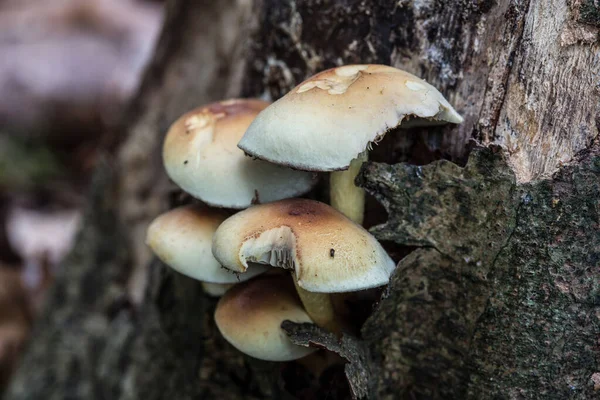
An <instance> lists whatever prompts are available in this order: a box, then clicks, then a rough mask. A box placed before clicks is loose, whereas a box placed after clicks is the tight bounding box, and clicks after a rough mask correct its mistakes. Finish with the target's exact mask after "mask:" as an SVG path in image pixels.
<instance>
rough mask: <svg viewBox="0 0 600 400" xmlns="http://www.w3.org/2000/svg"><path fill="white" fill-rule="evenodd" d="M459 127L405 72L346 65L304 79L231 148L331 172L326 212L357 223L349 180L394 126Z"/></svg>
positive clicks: (359, 201)
mask: <svg viewBox="0 0 600 400" xmlns="http://www.w3.org/2000/svg"><path fill="white" fill-rule="evenodd" d="M462 120H463V119H462V117H461V116H460V115H459V114H458V113H457V112H456V111H455V110H454V108H452V106H451V105H450V103H448V101H446V99H445V98H444V96H442V94H441V93H440V92H439V91H438V90H436V88H434V87H433V86H431V85H430V84H428V83H427V82H425V81H424V80H422V79H419V78H417V77H416V76H414V75H412V74H409V73H408V72H405V71H402V70H399V69H397V68H393V67H389V66H385V65H346V66H343V67H338V68H332V69H329V70H326V71H323V72H320V73H318V74H316V75H314V76H312V77H310V78H308V79H307V80H305V81H304V82H302V83H301V84H300V85H298V86H296V87H295V88H294V89H292V90H291V91H290V92H289V93H287V94H286V95H285V96H283V97H282V98H281V99H279V100H277V101H276V102H274V103H273V104H272V105H270V106H269V107H267V108H265V109H264V110H263V111H262V112H261V113H260V114H258V116H257V117H256V119H255V120H254V121H253V122H252V124H251V125H250V127H249V128H248V130H247V131H246V133H245V135H244V136H243V138H242V139H241V140H240V142H239V144H238V146H239V147H240V148H241V149H242V150H244V152H246V153H247V154H249V155H251V156H254V157H257V158H260V159H263V160H267V161H270V162H272V163H276V164H280V165H284V166H288V167H292V168H296V169H300V170H305V171H334V172H332V173H331V176H330V184H331V188H330V191H331V196H330V197H331V204H332V206H333V207H334V208H336V209H338V210H340V211H341V212H342V213H344V214H345V215H347V216H348V217H349V218H351V219H352V220H353V221H355V222H357V223H359V224H361V223H362V220H363V214H364V191H363V190H362V189H360V188H358V187H356V186H355V185H354V179H355V177H356V174H357V173H358V171H359V169H360V166H361V165H362V163H363V162H364V161H365V160H367V158H368V154H367V153H368V150H369V149H370V147H371V144H372V143H377V142H378V141H380V140H381V139H382V138H383V136H385V134H386V133H387V132H388V131H389V130H391V129H393V128H395V127H398V126H407V127H408V126H415V125H430V124H443V123H447V122H450V123H455V124H458V123H460V122H462ZM401 124H402V125H401Z"/></svg>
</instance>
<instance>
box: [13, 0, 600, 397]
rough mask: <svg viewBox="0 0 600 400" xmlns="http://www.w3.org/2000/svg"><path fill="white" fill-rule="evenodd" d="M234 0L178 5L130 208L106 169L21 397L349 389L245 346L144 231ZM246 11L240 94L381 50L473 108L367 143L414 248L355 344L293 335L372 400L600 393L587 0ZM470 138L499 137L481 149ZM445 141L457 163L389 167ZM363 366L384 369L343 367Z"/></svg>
mask: <svg viewBox="0 0 600 400" xmlns="http://www.w3.org/2000/svg"><path fill="white" fill-rule="evenodd" d="M217 8H218V9H219V10H220V13H217ZM225 9H226V7H224V5H223V2H219V5H218V6H217V5H212V2H191V1H183V0H180V1H174V2H172V3H171V4H170V10H169V17H168V19H167V25H166V27H165V32H164V34H163V38H162V40H161V44H160V45H159V47H158V49H157V54H156V57H155V62H154V64H153V65H152V66H151V67H150V68H149V70H148V72H147V74H146V80H145V84H144V85H143V86H142V88H141V90H140V94H139V98H138V101H137V102H136V103H135V107H134V109H133V112H132V116H134V118H133V119H132V121H133V122H131V123H130V125H129V128H128V135H127V141H126V142H125V144H123V146H122V148H121V153H120V154H121V158H120V163H119V164H118V165H119V166H120V168H121V170H120V171H118V172H117V174H118V178H119V179H118V182H119V184H118V185H115V187H116V188H117V190H116V195H117V196H118V200H116V199H115V197H112V196H113V193H114V192H112V191H110V190H107V188H109V187H111V186H110V184H109V183H107V182H106V180H105V179H107V177H108V176H110V175H111V174H110V171H108V172H107V171H102V169H101V171H100V178H99V182H97V183H96V185H95V188H96V190H95V193H96V195H95V196H92V200H93V203H92V204H93V206H94V207H96V208H97V209H96V210H95V211H93V209H92V210H90V212H89V213H88V217H87V221H88V223H87V225H86V228H85V229H84V232H83V233H82V234H81V237H80V239H79V242H78V243H79V246H78V248H77V249H76V251H75V253H74V254H73V255H72V257H71V259H70V260H69V261H68V262H67V263H66V268H65V274H64V276H62V277H60V278H59V281H58V283H57V285H56V288H55V289H54V294H53V296H52V300H51V302H50V304H49V306H48V308H47V312H46V314H45V316H44V318H43V319H42V320H41V321H40V322H39V323H38V329H37V333H36V335H35V336H36V338H35V340H34V341H32V343H31V345H30V348H29V351H28V354H27V355H26V357H25V359H24V361H23V365H22V368H21V369H20V371H19V373H18V374H17V377H16V379H15V381H14V384H13V386H12V387H11V390H10V392H9V395H8V398H9V399H24V398H48V399H52V398H81V397H85V398H90V399H94V398H150V399H154V398H156V399H159V398H169V397H174V398H180V399H188V398H190V399H191V398H225V399H227V398H232V399H233V398H242V397H243V398H290V396H291V393H293V394H295V395H296V396H298V397H302V395H304V396H308V397H310V396H311V395H312V396H313V397H314V396H317V395H325V394H326V392H327V391H329V393H330V395H331V393H337V395H336V396H338V397H339V398H344V396H347V395H348V392H345V391H344V390H341V389H339V388H328V389H327V390H324V389H323V388H324V387H325V386H326V382H327V381H335V382H337V379H333V378H332V379H327V380H322V381H321V382H319V384H318V385H317V387H314V382H312V381H311V380H310V379H309V378H307V375H306V372H305V371H304V370H303V369H302V368H299V367H298V366H297V365H296V364H294V363H289V364H269V363H260V362H256V361H252V360H250V359H249V358H245V357H243V356H241V355H240V354H239V353H237V352H236V351H234V350H233V349H232V348H231V346H229V345H227V344H226V343H224V341H223V339H221V338H220V336H219V335H218V334H217V332H216V331H215V327H214V324H213V323H212V319H211V313H212V309H213V307H214V302H213V301H210V300H208V299H207V298H206V297H205V296H204V295H203V294H202V292H201V289H200V286H199V284H197V283H196V282H193V281H191V280H189V279H187V278H184V277H182V276H180V275H177V274H175V273H172V272H170V271H167V270H166V269H165V268H164V266H162V265H160V263H158V262H152V263H149V259H150V258H149V256H148V253H147V250H145V248H144V246H143V242H142V241H141V238H142V237H143V232H144V230H145V226H146V224H147V222H148V220H149V219H150V218H152V217H153V216H154V215H156V214H157V213H158V212H159V211H161V210H162V209H163V208H164V207H166V205H167V203H168V194H169V186H168V183H167V182H166V179H165V178H164V175H163V173H162V171H161V163H160V158H159V153H160V151H159V149H160V139H161V137H162V136H161V133H162V132H164V130H165V129H166V127H167V126H168V124H169V123H170V122H171V121H172V120H173V119H174V118H175V117H177V115H179V114H180V113H181V112H183V111H184V110H185V109H186V108H191V106H194V105H196V104H197V103H201V102H205V101H207V100H212V99H213V98H216V97H220V96H225V88H226V84H225V83H224V82H227V81H220V80H218V79H214V78H215V77H216V76H228V75H230V74H229V73H228V72H227V68H226V66H227V65H230V63H228V62H224V63H223V64H220V63H221V61H219V62H218V63H217V64H215V65H212V64H207V63H208V61H207V58H210V59H215V57H217V55H219V56H222V55H223V53H224V54H225V55H229V54H235V49H233V45H231V44H230V45H227V46H225V50H224V51H222V52H218V51H216V50H215V49H218V48H220V47H219V46H220V45H218V44H217V43H219V44H220V43H222V41H220V40H217V37H218V36H217V35H218V33H219V32H221V31H220V30H219V29H222V27H223V24H221V23H215V24H210V23H209V21H213V22H214V21H221V22H222V21H223V20H225V19H227V18H228V17H227V15H229V18H234V17H232V15H237V17H235V18H238V17H239V15H241V14H235V13H234V14H228V12H229V11H224V10H225ZM227 10H229V9H227ZM211 12H213V13H215V14H211ZM253 15H254V20H253V23H252V24H251V25H250V26H251V27H253V29H254V33H253V35H252V38H251V40H250V41H249V43H248V44H249V47H248V51H247V54H246V60H247V63H246V69H245V70H244V71H243V74H242V75H241V76H243V84H242V85H241V93H242V94H243V95H245V96H259V95H263V96H265V97H271V98H277V97H279V96H281V95H282V94H284V93H285V92H286V91H287V90H289V89H290V88H291V87H293V85H294V84H296V83H298V82H299V81H301V80H302V79H303V78H304V77H306V76H307V75H310V74H312V73H314V72H316V71H318V70H320V69H323V68H327V67H332V66H335V65H338V64H341V63H352V62H360V63H365V62H377V63H384V64H391V65H395V66H398V67H401V68H404V69H406V70H409V71H411V72H414V73H416V74H417V75H420V76H422V77H424V78H426V79H427V80H428V81H430V82H431V83H432V84H434V85H435V86H437V87H439V88H440V89H441V91H442V92H443V93H444V94H445V95H446V96H447V97H448V98H449V99H450V101H451V102H452V103H453V104H455V105H456V107H457V109H458V110H459V111H460V112H461V113H462V114H463V115H464V116H465V123H463V124H462V125H460V126H458V127H441V128H435V129H430V130H427V131H424V130H418V131H415V132H412V133H409V134H407V135H404V136H402V134H401V133H399V132H394V133H393V134H390V135H388V137H390V138H391V139H389V140H388V141H387V142H386V146H387V147H388V148H385V149H380V150H379V156H381V158H380V159H379V160H377V150H376V151H375V152H374V155H375V162H370V163H368V164H367V165H365V166H364V167H363V170H362V173H361V175H360V177H359V180H358V181H359V182H360V184H361V185H363V186H364V187H365V188H366V189H367V190H368V191H369V192H370V193H372V194H373V195H374V196H375V197H376V198H377V199H378V200H379V201H380V202H381V203H382V204H383V205H384V206H385V208H386V209H387V213H388V220H387V222H386V223H385V224H383V225H380V226H376V227H374V228H373V230H372V231H373V233H374V234H375V235H376V236H377V237H378V238H379V239H380V240H385V241H387V242H394V243H396V244H398V245H402V246H409V247H411V248H412V247H416V248H417V249H416V250H414V251H413V252H412V253H410V254H409V255H408V256H407V257H405V258H403V259H402V260H401V262H400V263H399V266H398V269H397V271H396V273H395V274H394V276H393V278H392V281H391V283H390V285H389V287H388V288H387V290H386V292H385V294H384V295H383V297H382V299H381V301H380V302H379V304H378V306H377V307H376V309H375V310H374V312H373V314H372V316H371V317H370V319H369V320H368V321H367V322H366V323H365V325H364V327H363V330H362V338H361V339H348V342H347V343H350V344H351V345H350V346H349V345H347V344H346V345H345V344H344V343H342V344H337V343H330V344H328V343H329V341H330V339H331V338H328V337H327V336H326V335H325V336H324V335H323V334H322V332H320V331H319V330H311V329H305V328H303V327H290V326H287V328H286V329H287V330H288V331H289V332H290V335H291V336H292V337H293V338H294V340H297V341H298V342H299V343H301V342H302V343H317V344H319V345H320V346H324V347H331V348H332V350H334V351H336V352H338V353H339V354H341V355H342V356H343V357H345V358H346V359H347V360H348V361H349V362H350V366H349V367H348V368H347V369H346V372H347V373H348V376H349V377H350V378H351V379H354V380H353V387H352V390H353V391H354V394H356V395H360V394H364V393H367V394H368V396H369V397H371V398H400V397H406V398H469V399H487V398H540V397H543V398H593V397H594V395H597V392H594V391H595V390H597V389H598V388H600V365H599V361H600V360H599V358H598V350H597V337H598V334H599V321H598V315H600V314H599V311H600V310H599V309H598V306H599V303H598V296H599V293H600V278H599V276H600V275H598V263H599V256H598V254H600V250H599V249H600V234H598V223H599V221H600V203H599V202H598V201H599V200H598V199H599V198H600V179H599V178H600V149H599V148H598V145H597V144H596V145H594V143H593V141H594V139H595V138H596V137H597V134H598V115H599V114H598V111H599V109H600V102H599V100H600V93H599V91H598V82H597V75H598V72H600V65H599V62H600V49H599V44H598V29H599V26H600V17H599V15H600V9H599V8H598V6H597V4H596V2H594V1H588V0H577V1H572V2H570V3H567V2H566V0H550V1H542V0H529V1H527V0H522V1H518V0H513V1H502V2H494V1H485V0H484V1H479V2H467V1H462V0H454V1H434V0H431V1H420V0H419V1H417V0H414V1H408V0H407V1H399V2H385V1H377V0H371V1H364V0H361V1H359V0H345V1H336V2H334V1H331V2H323V1H317V0H302V1H300V0H295V1H294V0H289V1H284V2H281V1H274V0H262V1H257V2H256V3H255V4H254V7H253ZM199 20H202V21H205V24H200V23H198V22H197V21H199ZM235 25H236V23H229V24H227V26H229V27H231V26H235ZM207 26H208V27H210V26H212V27H213V28H209V29H207V30H205V29H204V27H207ZM219 27H221V28H219ZM232 43H233V41H232ZM206 49H209V50H208V51H206ZM225 59H226V60H227V58H225ZM221 60H222V59H221ZM219 66H220V67H221V68H219ZM224 66H225V67H224ZM222 68H225V70H223V69H222ZM200 71H202V74H203V78H200V77H199V76H198V74H200ZM236 86H237V85H234V86H233V87H234V90H235V87H236ZM232 93H234V92H230V94H232ZM472 139H475V140H476V141H478V142H480V144H481V145H484V146H487V145H491V147H477V148H476V150H474V151H473V152H472V153H471V154H470V156H469V151H468V147H467V146H466V145H467V144H468V142H469V141H470V140H472ZM496 144H498V145H501V147H497V146H495V145H496ZM440 155H443V156H444V157H446V158H448V159H450V160H453V161H456V162H459V163H460V165H464V167H460V166H458V165H456V164H453V163H451V162H450V161H436V162H433V163H431V164H428V165H424V166H415V165H410V164H398V162H400V161H412V162H420V163H424V162H425V161H430V160H431V159H432V158H436V157H437V158H439V156H440ZM467 157H469V158H468V162H467ZM377 161H386V162H388V163H390V164H393V165H389V164H384V163H381V162H377ZM105 169H108V170H110V168H105ZM102 182H104V183H102ZM171 200H172V199H171ZM172 202H173V201H172ZM117 208H118V215H117ZM125 228H127V229H125ZM124 234H127V238H128V241H124V240H121V239H120V238H121V237H123V236H121V235H124ZM148 265H150V267H149V268H147V266H148ZM131 271H134V272H136V273H134V274H133V276H149V285H148V290H147V292H146V296H145V298H144V299H143V301H141V297H140V296H139V293H140V290H139V288H138V287H137V286H135V285H129V288H128V290H127V289H126V288H125V285H124V280H123V279H124V276H125V275H126V274H127V273H129V272H131ZM132 281H133V282H139V279H133V280H130V282H132ZM127 299H133V300H131V301H128V300H127ZM131 303H134V304H136V306H130V304H131ZM137 303H140V305H139V306H137ZM353 371H354V372H353ZM357 371H358V372H357ZM356 374H358V375H356ZM365 374H366V375H368V376H370V377H371V379H366V380H360V379H357V378H352V377H353V376H355V377H356V376H362V377H363V378H364V376H366V375H365ZM332 376H333V377H334V378H337V377H339V374H337V373H335V372H334V373H333V375H332ZM330 377H331V376H330ZM361 379H362V378H361ZM299 381H302V382H304V381H306V387H300V386H302V385H301V384H299V383H298V382H299ZM364 382H366V383H364ZM595 386H596V387H595Z"/></svg>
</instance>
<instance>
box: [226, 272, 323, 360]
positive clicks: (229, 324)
mask: <svg viewBox="0 0 600 400" xmlns="http://www.w3.org/2000/svg"><path fill="white" fill-rule="evenodd" d="M285 320H289V321H292V322H296V323H306V322H308V323H312V321H311V319H310V317H309V316H308V314H306V311H304V309H303V308H302V303H301V302H300V299H299V298H298V295H297V294H296V289H295V288H294V284H293V283H292V281H291V279H290V277H289V276H284V275H262V276H259V277H257V278H256V279H252V280H250V281H248V282H244V283H241V284H239V285H236V286H235V287H233V288H231V289H230V290H228V291H227V293H225V295H224V296H223V297H222V298H221V300H219V303H218V304H217V309H216V310H215V322H216V324H217V327H218V328H219V331H221V334H222V335H223V337H225V339H226V340H227V341H228V342H229V343H231V344H232V345H233V346H234V347H235V348H236V349H238V350H239V351H241V352H242V353H245V354H248V355H249V356H252V357H254V358H258V359H261V360H267V361H290V360H296V359H298V358H302V357H304V356H306V355H308V354H310V353H312V352H314V351H316V349H314V348H309V347H302V346H297V345H295V344H293V343H292V342H291V341H290V339H289V338H288V337H287V335H286V334H285V332H284V331H283V329H281V323H282V322H283V321H285Z"/></svg>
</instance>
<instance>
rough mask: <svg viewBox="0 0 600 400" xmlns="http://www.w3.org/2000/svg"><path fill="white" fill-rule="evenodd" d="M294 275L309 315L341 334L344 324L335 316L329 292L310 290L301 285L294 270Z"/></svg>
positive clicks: (320, 324) (319, 323) (326, 327)
mask: <svg viewBox="0 0 600 400" xmlns="http://www.w3.org/2000/svg"><path fill="white" fill-rule="evenodd" d="M292 277H293V278H294V285H295V286H296V291H297V292H298V296H299V297H300V300H301V301H302V305H303V306H304V310H305V311H306V313H307V314H308V316H309V317H310V318H311V319H312V320H313V321H314V323H315V324H317V325H318V326H320V327H322V328H325V329H327V330H329V331H331V332H333V333H335V334H336V335H338V336H340V335H341V333H342V326H341V324H340V322H339V320H338V318H336V316H335V310H334V308H333V302H332V301H331V295H330V294H329V293H314V292H309V291H307V290H305V289H303V288H301V287H300V285H299V284H298V278H297V277H296V274H294V273H293V272H292Z"/></svg>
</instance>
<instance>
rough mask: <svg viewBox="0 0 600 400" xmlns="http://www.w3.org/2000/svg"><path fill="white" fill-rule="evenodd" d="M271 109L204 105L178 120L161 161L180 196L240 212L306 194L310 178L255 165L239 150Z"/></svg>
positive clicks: (239, 103)
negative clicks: (260, 116)
mask: <svg viewBox="0 0 600 400" xmlns="http://www.w3.org/2000/svg"><path fill="white" fill-rule="evenodd" d="M268 105H269V103H267V102H264V101H261V100H249V99H236V100H226V101H221V102H217V103H213V104H208V105H206V106H203V107H199V108H197V109H195V110H193V111H190V112H188V113H186V114H184V115H183V116H182V117H180V118H179V119H178V120H177V121H175V123H173V125H171V128H170V129H169V132H168V133H167V136H166V138H165V142H164V145H163V161H164V165H165V169H166V171H167V174H168V175H169V177H170V178H171V179H172V180H173V181H174V182H175V183H176V184H177V185H178V186H179V187H181V188H182V189H183V190H184V191H186V192H188V193H189V194H191V195H192V196H193V197H196V198H198V199H200V200H202V201H203V202H204V203H206V204H208V205H210V206H214V207H225V208H235V209H241V208H246V207H248V206H250V205H251V204H253V203H256V202H269V201H275V200H280V199H285V198H288V197H293V196H298V195H301V194H303V193H306V192H308V191H309V190H310V189H311V188H312V187H313V185H314V184H315V183H316V177H315V176H313V175H314V174H312V173H309V172H304V171H295V170H293V169H290V168H286V167H282V166H279V165H275V164H271V163H268V162H265V161H262V160H254V159H251V158H249V157H245V156H244V152H243V151H242V150H240V149H239V148H238V147H237V143H238V142H239V140H240V139H241V138H242V136H243V134H244V132H245V131H246V129H247V128H248V126H249V125H250V123H251V122H252V120H253V119H254V118H255V117H256V115H257V114H258V113H259V112H260V111H261V110H263V109H264V108H265V107H267V106H268Z"/></svg>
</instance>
